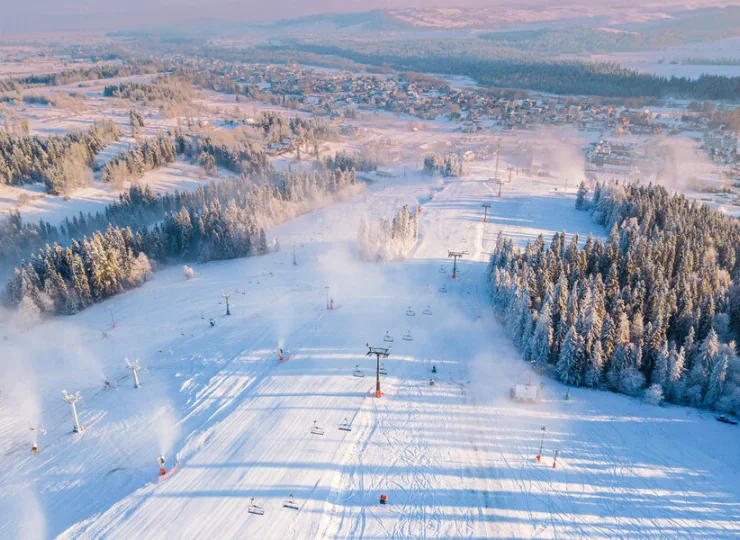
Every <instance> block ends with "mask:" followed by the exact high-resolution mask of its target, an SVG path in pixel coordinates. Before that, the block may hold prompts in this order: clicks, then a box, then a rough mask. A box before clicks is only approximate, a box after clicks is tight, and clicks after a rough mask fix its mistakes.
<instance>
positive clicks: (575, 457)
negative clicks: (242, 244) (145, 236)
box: [0, 163, 740, 538]
mask: <svg viewBox="0 0 740 540" xmlns="http://www.w3.org/2000/svg"><path fill="white" fill-rule="evenodd" d="M491 166H492V164H491V163H487V164H476V166H475V167H471V169H472V170H471V174H470V175H469V176H467V177H465V178H463V179H453V180H451V181H448V182H447V185H446V186H445V189H444V190H441V189H440V186H441V180H440V179H439V178H433V179H431V178H429V177H422V176H420V175H417V174H409V175H408V176H407V177H401V176H399V177H395V178H390V179H388V180H386V181H383V182H380V183H377V184H375V185H373V186H371V187H370V188H369V189H368V190H367V191H366V192H365V193H363V194H362V195H360V196H358V197H355V198H353V199H349V200H346V201H343V202H341V203H338V204H336V205H333V206H331V207H328V208H325V209H323V210H320V211H317V212H314V213H312V214H308V215H304V216H302V217H300V218H298V219H295V220H293V221H291V222H288V223H285V224H283V225H281V226H279V227H276V228H275V229H273V230H272V231H270V236H272V237H277V238H279V240H280V243H281V245H282V251H280V252H277V253H272V254H270V255H266V256H264V257H256V258H249V259H241V260H234V261H223V262H217V263H209V264H206V265H201V266H195V269H196V271H197V273H198V275H197V276H196V278H195V279H192V280H186V279H185V277H184V276H183V272H182V268H181V267H170V268H167V269H164V270H162V271H161V272H158V273H157V274H156V275H155V278H154V279H153V280H151V281H150V282H149V283H147V284H145V285H144V286H143V287H141V288H140V289H137V290H134V291H130V292H128V293H125V294H122V295H119V296H117V297H114V298H112V299H111V300H110V301H109V302H106V303H105V304H98V305H96V306H94V307H92V308H90V309H88V310H85V311H84V312H82V313H80V314H78V315H76V316H73V317H68V318H63V319H61V318H59V319H54V320H52V321H48V322H46V323H44V324H42V325H40V326H35V327H27V328H23V329H22V331H20V332H19V331H17V329H14V328H12V327H11V326H10V325H9V324H8V323H6V324H5V326H2V327H0V339H1V340H3V341H2V343H3V350H4V354H3V356H4V361H3V363H2V364H0V370H2V378H0V385H1V386H0V391H1V392H2V393H1V394H0V537H1V538H16V537H22V538H34V537H53V536H57V535H61V536H62V537H63V538H92V537H106V538H132V537H154V538H202V537H219V538H416V537H424V538H492V537H502V538H531V537H538V538H540V537H543V538H555V537H558V538H562V537H578V538H591V537H609V538H628V537H656V538H663V537H670V538H722V537H726V538H733V537H737V535H738V534H740V474H738V466H737V461H738V460H737V458H738V457H739V456H738V448H739V447H738V437H739V436H740V435H739V432H738V431H737V428H735V427H733V426H727V425H724V424H720V423H718V422H716V421H715V420H714V419H713V418H712V417H711V416H710V415H708V414H706V413H703V412H699V411H696V410H691V409H685V408H678V407H665V408H659V407H652V406H648V405H645V404H642V403H640V402H639V401H636V400H634V399H631V398H627V397H624V396H619V395H615V394H610V393H606V392H598V391H591V390H573V391H571V394H570V399H569V400H567V401H566V400H565V399H564V396H565V392H566V389H565V388H564V387H562V386H561V385H560V384H558V383H556V382H554V381H553V380H550V379H543V380H539V379H537V378H536V377H535V378H534V380H535V382H542V383H543V384H544V393H545V399H544V400H543V402H542V403H540V404H537V405H515V404H514V403H512V402H510V401H509V400H508V389H509V386H510V385H512V384H514V383H515V382H516V381H517V379H519V380H520V381H521V380H523V379H526V378H528V377H529V372H528V371H527V366H526V365H525V364H524V363H523V362H522V361H521V360H519V359H518V357H517V353H516V352H515V350H514V349H513V347H512V346H511V344H510V343H509V341H508V339H507V338H506V336H505V335H504V333H503V330H502V328H501V326H500V325H498V324H497V323H496V321H495V320H494V317H493V314H492V313H491V309H490V304H489V301H488V298H487V293H486V288H485V266H486V265H485V262H486V260H487V256H488V253H490V251H491V250H492V249H493V245H494V243H495V239H496V235H497V233H498V232H499V231H503V232H504V233H505V234H507V235H510V236H513V237H514V238H516V240H517V242H518V243H519V244H524V243H525V242H526V241H527V240H528V239H532V238H534V237H536V235H537V234H539V232H544V233H545V235H546V239H547V240H548V241H549V237H550V236H551V235H552V234H553V233H554V232H556V231H560V230H562V229H567V231H568V232H569V233H573V232H577V233H579V235H581V236H582V237H585V236H586V235H587V234H588V233H589V232H590V231H593V232H594V233H596V234H601V235H603V234H604V231H602V230H600V229H598V228H597V227H596V226H595V225H594V224H593V223H591V221H590V219H589V216H588V215H587V214H586V213H582V212H577V211H575V210H574V204H573V202H574V192H575V186H572V187H570V188H569V190H568V191H569V192H568V194H567V195H564V194H563V192H562V187H561V186H562V182H561V180H559V179H540V178H527V177H515V179H514V180H513V181H512V182H511V183H510V184H507V185H505V186H504V188H503V196H502V197H501V198H498V197H497V196H496V194H497V187H496V186H493V185H490V184H489V183H488V182H487V181H486V180H485V179H487V178H489V177H490V176H492V174H491V170H490V169H491ZM556 188H557V189H558V191H556ZM432 193H434V195H435V196H434V199H433V200H430V199H429V196H430V194H432ZM483 202H490V203H491V204H492V208H491V212H490V213H489V219H488V223H486V224H484V223H482V221H481V208H480V205H481V203H483ZM419 203H422V207H423V211H422V213H421V214H420V238H419V242H418V244H417V246H416V248H415V249H414V251H413V252H412V254H411V257H410V258H409V260H408V261H405V262H397V263H385V264H378V263H368V262H361V261H359V260H358V259H357V257H356V256H355V253H354V237H355V233H356V230H357V223H358V221H359V218H360V216H361V215H362V214H367V215H368V216H369V217H371V218H373V219H375V218H377V217H381V216H383V217H388V216H390V215H391V214H392V213H393V212H395V211H396V210H397V209H398V208H399V207H400V206H402V205H403V204H412V205H416V204H419ZM293 246H295V248H296V256H297V262H298V264H297V265H295V266H294V265H293V264H292V258H293V253H292V247H293ZM447 250H466V251H467V254H466V255H465V257H464V259H463V260H462V262H461V265H460V271H459V275H458V279H455V280H453V279H451V269H452V268H451V266H452V265H451V261H450V259H448V257H447ZM440 269H443V271H441V270H440ZM327 286H328V287H329V294H330V295H331V297H332V298H333V299H334V304H335V306H338V309H336V310H334V311H328V310H326V309H325V302H326V290H325V287H327ZM443 286H444V288H445V289H446V290H447V292H446V293H445V292H440V288H442V287H443ZM222 292H230V294H231V299H230V304H231V312H232V314H231V316H225V314H224V311H225V305H224V303H223V300H222V298H221V295H222ZM409 306H411V309H412V310H414V311H415V312H416V315H415V316H413V317H411V316H407V315H406V310H407V309H408V308H409ZM427 306H429V307H430V308H431V312H432V314H431V315H425V314H423V311H424V309H425V308H426V307H427ZM112 317H114V318H115V322H116V327H115V328H111V321H112ZM211 318H213V320H214V322H215V326H213V327H212V326H210V325H209V319H211ZM386 331H389V332H390V334H392V335H393V336H394V338H395V342H394V343H393V347H392V349H391V351H390V352H391V354H390V357H389V358H388V359H386V360H385V366H386V368H387V371H388V375H387V376H383V377H382V386H383V392H384V395H383V397H382V398H380V399H376V398H374V397H371V396H372V395H373V393H374V383H375V381H374V364H375V361H374V359H371V358H369V357H367V356H366V355H365V353H366V350H367V349H366V346H365V344H366V343H370V345H373V346H376V347H379V346H387V345H388V344H387V343H385V342H384V341H383V336H384V334H385V332H386ZM407 331H410V332H411V334H412V336H413V341H404V340H403V339H402V336H403V334H405V333H406V332H407ZM279 346H283V347H284V348H285V349H286V351H290V353H291V354H292V356H291V357H290V359H289V360H287V361H286V362H279V361H278V359H277V348H278V347H279ZM126 356H127V357H129V358H140V359H141V362H142V364H143V365H144V366H146V370H145V371H144V372H142V373H141V374H140V378H141V382H142V386H141V387H140V388H139V389H134V388H133V387H132V380H131V375H130V373H127V372H126V370H125V365H124V362H123V358H124V357H126ZM356 365H359V367H360V369H361V370H362V371H363V372H364V374H365V375H366V377H364V378H358V377H353V376H352V373H353V371H354V369H355V366H356ZM432 366H436V368H437V374H436V375H435V384H434V385H433V386H431V385H430V384H429V382H430V378H431V377H432V373H431V370H432ZM104 377H107V378H108V379H109V380H111V381H113V382H114V383H115V384H117V385H118V389H117V390H104V389H103V388H102V380H103V378H104ZM62 389H66V390H68V391H70V392H74V391H77V390H80V391H81V392H82V396H83V398H84V399H83V402H82V406H81V407H79V413H80V420H81V422H82V423H83V425H84V426H85V428H86V430H85V432H84V434H82V435H74V434H72V433H70V429H71V425H72V418H71V413H70V411H69V406H68V405H67V404H66V403H64V402H62V400H61V390H62ZM344 418H347V419H348V421H349V422H350V423H351V425H352V431H351V432H345V431H340V430H339V429H338V426H339V424H340V423H341V422H342V421H343V419H344ZM314 421H316V422H317V423H318V424H319V425H321V426H322V427H323V428H324V429H325V434H324V435H323V436H320V435H312V434H311V433H310V428H311V426H312V424H313V422H314ZM38 426H44V427H45V430H46V433H45V434H44V435H38V433H39V432H38V430H33V431H31V430H29V427H38ZM541 426H545V427H546V428H547V432H546V437H545V441H544V449H543V456H544V457H543V461H542V463H539V464H538V463H537V462H536V461H535V459H534V456H535V455H536V454H537V452H538V449H539V444H540V436H541V434H542V431H541V429H540V428H541ZM34 434H36V435H37V437H38V443H39V445H40V452H39V453H38V454H32V453H30V447H31V444H32V443H33V442H34ZM556 450H559V451H560V453H559V456H558V460H557V467H556V468H553V466H552V465H553V457H554V453H555V451H556ZM161 453H163V454H165V455H166V457H167V458H168V462H167V466H168V467H171V466H173V465H174V464H175V462H179V466H178V468H177V470H176V472H174V474H172V475H171V476H170V477H168V478H167V479H166V480H165V481H164V482H162V483H159V482H157V475H158V464H157V461H156V460H157V457H158V456H159V455H160V454H161ZM291 494H293V495H294V497H295V500H296V502H297V504H298V507H299V509H298V510H292V509H288V508H284V507H283V506H282V503H283V501H284V500H286V499H287V498H288V497H289V496H290V495H291ZM381 494H386V495H387V496H388V504H387V505H385V506H382V505H379V504H378V498H379V497H380V495H381ZM252 498H254V501H255V503H257V504H260V505H262V506H263V507H264V510H265V513H264V515H263V516H258V515H255V514H250V513H248V507H249V504H250V500H251V499H252Z"/></svg>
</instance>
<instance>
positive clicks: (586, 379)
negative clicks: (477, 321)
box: [490, 184, 740, 412]
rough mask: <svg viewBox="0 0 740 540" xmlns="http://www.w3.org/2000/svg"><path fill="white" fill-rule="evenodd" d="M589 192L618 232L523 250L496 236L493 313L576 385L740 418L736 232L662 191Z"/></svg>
mask: <svg viewBox="0 0 740 540" xmlns="http://www.w3.org/2000/svg"><path fill="white" fill-rule="evenodd" d="M584 194H585V188H583V187H582V188H581V191H580V194H579V199H578V201H577V205H578V206H579V207H580V208H583V209H588V210H589V211H591V212H593V216H594V220H595V221H596V222H597V223H600V224H602V225H604V226H605V227H606V229H607V230H609V231H610V233H609V236H608V239H607V240H606V241H605V242H602V241H601V240H598V239H594V238H592V237H591V236H589V238H588V240H587V241H586V242H585V244H583V246H579V244H578V241H579V239H578V236H577V235H574V236H573V237H572V238H571V240H570V241H567V239H566V235H565V233H560V234H555V235H554V236H553V238H552V240H551V242H550V243H549V245H547V244H546V242H545V239H544V238H543V237H542V235H540V237H539V238H537V240H536V241H535V242H533V243H528V244H527V246H526V247H525V248H524V249H523V250H520V249H517V248H515V247H514V244H513V241H512V240H510V239H504V238H503V237H502V236H501V235H499V239H498V241H497V244H496V248H495V251H494V253H493V254H492V256H491V262H490V279H491V287H492V296H493V303H494V305H495V307H496V309H497V311H498V313H499V314H500V316H501V317H502V318H503V319H504V320H505V323H506V328H507V331H508V333H509V334H510V336H511V338H512V339H513V340H514V343H515V344H516V345H517V346H518V347H519V350H520V351H521V352H522V355H523V356H524V358H525V359H526V360H531V361H532V362H534V363H535V364H536V365H538V366H540V367H541V368H543V369H545V368H547V369H550V370H552V371H553V372H554V373H555V374H556V375H557V377H558V378H559V379H560V380H561V381H563V382H565V383H566V384H569V385H574V386H588V387H606V388H609V389H611V390H614V391H617V392H623V393H626V394H629V395H639V394H644V395H645V397H646V399H648V400H649V401H652V402H660V401H661V400H662V399H666V400H668V401H670V402H673V403H683V404H688V405H693V406H702V407H708V408H715V409H718V410H722V411H735V412H737V411H740V361H739V360H738V357H737V354H736V343H735V341H734V340H735V339H736V337H737V336H738V331H739V330H740V281H738V277H740V276H739V274H738V272H739V271H740V260H738V249H740V223H738V222H737V221H736V220H732V219H729V218H727V217H725V216H724V215H723V214H722V213H721V212H719V211H716V210H712V209H710V208H708V207H707V206H705V205H703V204H697V203H696V202H694V201H690V200H689V199H687V198H686V197H684V196H682V195H675V194H670V193H669V192H668V191H666V190H665V189H664V188H663V187H660V186H640V185H631V186H626V187H625V186H620V185H616V184H606V185H599V186H597V188H596V190H595V193H594V197H593V200H592V201H587V200H586V199H585V197H584Z"/></svg>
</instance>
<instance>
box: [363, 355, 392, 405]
mask: <svg viewBox="0 0 740 540" xmlns="http://www.w3.org/2000/svg"><path fill="white" fill-rule="evenodd" d="M390 350H391V348H390V347H388V348H387V349H386V348H383V347H371V346H370V344H369V343H368V344H367V356H375V360H376V361H377V366H376V369H375V397H376V398H379V397H380V396H381V395H382V393H381V392H380V357H381V356H382V357H383V358H388V356H390V354H391V353H390V352H389V351H390Z"/></svg>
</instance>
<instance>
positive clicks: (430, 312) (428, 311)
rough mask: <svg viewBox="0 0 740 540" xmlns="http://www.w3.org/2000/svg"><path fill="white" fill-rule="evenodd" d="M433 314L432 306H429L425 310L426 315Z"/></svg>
mask: <svg viewBox="0 0 740 540" xmlns="http://www.w3.org/2000/svg"><path fill="white" fill-rule="evenodd" d="M431 314H432V306H429V305H428V306H427V308H426V309H425V310H424V315H431Z"/></svg>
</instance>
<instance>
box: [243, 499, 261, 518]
mask: <svg viewBox="0 0 740 540" xmlns="http://www.w3.org/2000/svg"><path fill="white" fill-rule="evenodd" d="M247 512H249V513H250V514H255V515H258V516H262V515H264V514H265V509H264V508H263V507H262V506H260V505H259V504H255V503H254V497H252V498H251V499H249V507H247Z"/></svg>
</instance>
